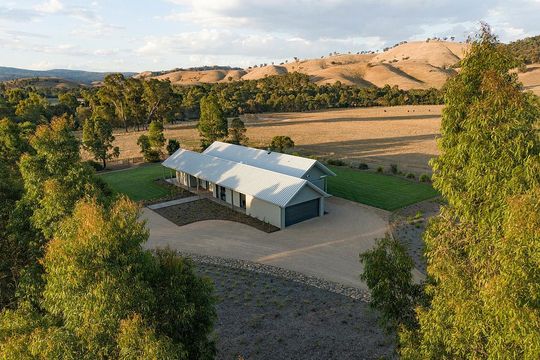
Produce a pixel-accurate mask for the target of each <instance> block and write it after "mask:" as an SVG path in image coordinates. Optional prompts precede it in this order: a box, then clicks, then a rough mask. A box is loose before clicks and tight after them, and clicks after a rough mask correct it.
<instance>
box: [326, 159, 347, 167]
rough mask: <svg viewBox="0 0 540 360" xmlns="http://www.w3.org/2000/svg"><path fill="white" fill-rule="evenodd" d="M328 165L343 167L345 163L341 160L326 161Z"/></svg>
mask: <svg viewBox="0 0 540 360" xmlns="http://www.w3.org/2000/svg"><path fill="white" fill-rule="evenodd" d="M326 162H327V163H328V165H334V166H345V165H346V164H345V161H343V160H341V159H328V160H327V161H326Z"/></svg>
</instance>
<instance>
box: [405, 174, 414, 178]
mask: <svg viewBox="0 0 540 360" xmlns="http://www.w3.org/2000/svg"><path fill="white" fill-rule="evenodd" d="M406 177H407V179H416V175H414V174H413V173H407V175H406Z"/></svg>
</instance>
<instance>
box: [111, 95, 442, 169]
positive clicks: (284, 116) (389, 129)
mask: <svg viewBox="0 0 540 360" xmlns="http://www.w3.org/2000/svg"><path fill="white" fill-rule="evenodd" d="M441 110H442V106H438V105H425V106H421V105H415V106H395V107H372V108H355V109H336V110H324V111H316V112H304V113H265V114H255V115H246V116H244V117H243V120H244V121H245V123H246V127H247V136H248V137H249V145H252V146H260V147H265V146H266V145H267V144H268V143H269V142H270V139H271V138H272V137H273V136H276V135H287V136H290V137H291V138H292V139H293V140H294V142H295V143H296V148H295V151H298V152H300V153H301V154H302V155H312V156H316V157H321V158H340V159H344V160H345V161H347V162H352V163H356V164H357V163H359V162H365V163H368V164H370V165H372V166H379V165H381V166H385V167H387V166H389V165H390V164H397V165H398V166H399V168H400V169H402V170H404V171H410V172H415V173H417V174H421V173H426V172H430V171H431V169H430V167H429V165H428V161H429V159H431V158H432V157H433V156H436V155H437V154H438V150H437V145H436V141H435V139H436V137H437V136H438V135H439V127H440V114H441ZM115 135H116V143H115V145H117V146H119V147H120V154H121V155H120V156H121V157H122V158H129V157H138V156H140V153H139V148H138V147H137V138H138V137H139V136H140V135H141V132H129V133H124V132H122V131H118V132H117V133H116V134H115ZM165 137H166V138H175V139H178V140H179V141H180V142H181V144H182V146H183V147H186V148H191V149H196V148H198V146H199V136H198V133H197V130H196V128H195V123H193V122H191V123H184V124H180V125H174V126H170V127H168V128H167V129H166V130H165Z"/></svg>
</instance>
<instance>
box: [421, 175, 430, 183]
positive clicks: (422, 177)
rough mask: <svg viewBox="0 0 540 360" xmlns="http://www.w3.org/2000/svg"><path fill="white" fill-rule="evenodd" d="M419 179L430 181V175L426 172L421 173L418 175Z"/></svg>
mask: <svg viewBox="0 0 540 360" xmlns="http://www.w3.org/2000/svg"><path fill="white" fill-rule="evenodd" d="M420 181H421V182H430V181H431V176H429V175H428V174H422V175H420Z"/></svg>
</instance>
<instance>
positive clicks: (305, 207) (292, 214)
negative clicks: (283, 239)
mask: <svg viewBox="0 0 540 360" xmlns="http://www.w3.org/2000/svg"><path fill="white" fill-rule="evenodd" d="M315 216H319V199H315V200H310V201H306V202H303V203H300V204H296V205H292V206H288V207H286V208H285V226H289V225H292V224H296V223H299V222H300V221H304V220H307V219H311V218H312V217H315Z"/></svg>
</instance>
